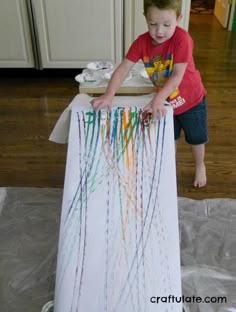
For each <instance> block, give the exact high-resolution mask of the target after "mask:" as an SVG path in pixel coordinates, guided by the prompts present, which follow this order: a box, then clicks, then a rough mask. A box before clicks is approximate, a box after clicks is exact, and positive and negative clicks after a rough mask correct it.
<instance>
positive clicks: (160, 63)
mask: <svg viewBox="0 0 236 312" xmlns="http://www.w3.org/2000/svg"><path fill="white" fill-rule="evenodd" d="M143 61H144V66H145V68H146V71H147V73H148V76H149V78H150V79H151V81H152V83H153V85H154V86H156V89H157V91H159V90H160V89H161V88H162V87H163V86H164V84H165V82H166V81H167V79H168V78H169V77H170V76H171V74H172V72H173V66H174V62H173V55H172V54H167V56H166V58H164V57H163V55H155V56H154V57H153V58H151V59H150V58H149V57H148V56H146V57H144V59H143ZM178 95H179V89H178V88H176V90H175V91H174V92H173V93H172V94H171V95H170V96H169V99H170V100H171V99H173V98H175V97H176V96H178Z"/></svg>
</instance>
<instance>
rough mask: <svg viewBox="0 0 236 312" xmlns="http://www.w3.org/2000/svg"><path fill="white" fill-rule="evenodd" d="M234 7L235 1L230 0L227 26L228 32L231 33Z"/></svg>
mask: <svg viewBox="0 0 236 312" xmlns="http://www.w3.org/2000/svg"><path fill="white" fill-rule="evenodd" d="M235 6H236V0H232V3H231V9H230V15H229V25H228V30H230V31H232V27H233V20H234V12H235Z"/></svg>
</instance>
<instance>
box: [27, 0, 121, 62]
mask: <svg viewBox="0 0 236 312" xmlns="http://www.w3.org/2000/svg"><path fill="white" fill-rule="evenodd" d="M32 9H33V17H34V20H35V25H36V29H35V30H36V34H37V38H38V47H39V50H40V62H41V66H42V68H83V67H85V66H86V64H87V63H88V62H91V61H93V60H98V61H111V62H113V63H119V62H120V61H121V59H122V56H123V53H122V49H123V47H122V16H123V14H122V1H120V0H119V1H117V0H99V1H97V0H68V1H65V0H32Z"/></svg>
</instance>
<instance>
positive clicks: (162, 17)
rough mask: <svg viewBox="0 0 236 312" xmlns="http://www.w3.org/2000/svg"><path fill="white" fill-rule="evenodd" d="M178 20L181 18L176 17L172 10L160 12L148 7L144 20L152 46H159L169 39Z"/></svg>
mask: <svg viewBox="0 0 236 312" xmlns="http://www.w3.org/2000/svg"><path fill="white" fill-rule="evenodd" d="M180 19H181V16H179V17H177V16H176V12H175V11H174V10H160V9H158V8H157V7H154V6H153V7H149V8H148V11H147V16H146V20H147V25H148V31H149V33H150V35H151V37H152V39H153V44H154V45H159V44H161V43H163V42H165V41H166V40H168V39H170V38H171V37H172V35H173V34H174V32H175V28H176V26H177V25H178V23H179V21H180Z"/></svg>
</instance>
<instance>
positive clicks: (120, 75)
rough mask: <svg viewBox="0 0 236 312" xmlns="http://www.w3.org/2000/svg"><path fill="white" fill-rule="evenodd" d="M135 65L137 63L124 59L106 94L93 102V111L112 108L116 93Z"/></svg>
mask: <svg viewBox="0 0 236 312" xmlns="http://www.w3.org/2000/svg"><path fill="white" fill-rule="evenodd" d="M134 64H135V63H133V62H131V61H129V60H128V59H124V60H123V61H122V62H121V64H120V65H119V66H118V67H117V68H116V70H115V71H114V73H113V74H112V76H111V80H110V81H109V84H108V86H107V89H106V91H105V93H104V94H103V95H102V96H100V97H98V98H95V99H93V100H92V101H91V104H92V106H93V109H95V110H99V109H101V108H104V107H108V108H111V104H112V100H113V97H114V96H115V94H116V91H117V90H118V89H119V87H120V85H121V84H122V82H123V81H124V80H125V77H126V76H127V75H128V73H129V72H130V70H131V69H132V67H133V66H134Z"/></svg>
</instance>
